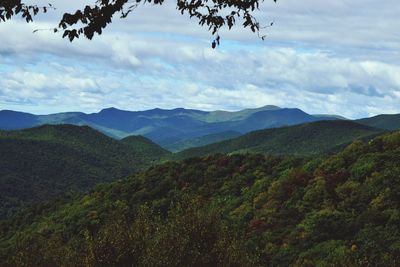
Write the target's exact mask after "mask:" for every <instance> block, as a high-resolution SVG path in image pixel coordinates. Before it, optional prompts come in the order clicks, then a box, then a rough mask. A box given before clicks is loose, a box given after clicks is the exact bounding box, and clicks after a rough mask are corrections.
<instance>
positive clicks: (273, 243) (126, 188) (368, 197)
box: [0, 125, 400, 267]
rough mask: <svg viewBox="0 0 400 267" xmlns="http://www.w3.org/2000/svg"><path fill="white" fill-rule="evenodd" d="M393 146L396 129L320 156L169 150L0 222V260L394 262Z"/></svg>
mask: <svg viewBox="0 0 400 267" xmlns="http://www.w3.org/2000/svg"><path fill="white" fill-rule="evenodd" d="M303 127H306V126H303ZM337 127H339V126H338V125H337ZM353 127H355V126H353ZM358 129H365V128H358ZM367 129H368V128H367ZM399 155H400V133H399V132H395V133H389V134H385V135H383V136H380V137H378V138H375V139H374V140H372V141H369V142H368V143H363V142H361V141H355V142H353V143H352V144H350V145H349V146H347V147H346V148H344V149H342V150H341V151H340V152H338V153H336V154H334V155H330V156H325V157H321V156H319V155H318V156H316V157H310V158H307V159H299V158H293V157H288V156H265V155H260V154H258V155H256V154H240V155H238V154H236V155H230V156H228V155H221V154H220V155H214V156H208V157H204V158H192V159H188V160H185V161H182V162H167V163H165V164H162V165H159V166H155V167H152V168H150V169H148V170H146V171H145V172H142V173H138V174H135V175H134V176H130V177H128V178H127V179H124V180H119V181H116V182H113V183H110V184H104V185H101V186H99V187H97V188H96V189H94V190H93V191H91V192H90V193H88V194H85V195H77V196H72V197H69V198H64V199H60V200H58V201H56V202H49V203H44V204H40V205H35V206H34V207H32V208H30V209H27V210H25V211H22V212H21V213H19V214H16V215H15V216H13V217H11V218H9V219H8V220H5V221H2V222H0V263H1V265H2V266H4V267H8V266H10V267H11V266H168V267H169V266H241V267H242V266H243V267H250V266H256V267H258V266H260V267H261V266H393V267H394V266H398V262H399V261H400V248H399V242H400V227H399V225H400V224H399V223H400V219H399V214H400V205H399V201H398V199H399V192H400V180H399V176H400V168H399V160H400V156H399Z"/></svg>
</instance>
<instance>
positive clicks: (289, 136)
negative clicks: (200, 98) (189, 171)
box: [173, 120, 383, 159]
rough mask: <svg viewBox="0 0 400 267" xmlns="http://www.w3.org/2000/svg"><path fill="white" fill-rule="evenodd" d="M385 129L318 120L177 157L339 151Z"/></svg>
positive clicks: (339, 121)
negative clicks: (353, 142) (351, 143)
mask: <svg viewBox="0 0 400 267" xmlns="http://www.w3.org/2000/svg"><path fill="white" fill-rule="evenodd" d="M382 132H383V130H381V129H377V128H372V127H369V126H365V125H361V124H358V123H355V122H352V121H348V120H335V121H319V122H312V123H305V124H300V125H295V126H289V127H281V128H274V129H265V130H260V131H254V132H251V133H248V134H246V135H243V136H240V137H238V138H234V139H231V140H227V141H223V142H219V143H214V144H210V145H206V146H202V147H196V148H192V149H187V150H184V151H181V152H179V153H177V154H175V155H173V158H174V159H183V158H190V157H195V156H205V155H212V154H215V153H239V152H241V153H243V152H252V153H265V154H275V155H286V154H291V155H298V156H307V155H316V154H320V153H327V152H332V151H335V150H336V151H338V150H339V149H341V148H342V147H343V146H344V145H347V144H349V143H350V142H352V141H353V140H355V139H359V138H368V137H371V138H372V137H373V136H375V135H377V134H380V133H382Z"/></svg>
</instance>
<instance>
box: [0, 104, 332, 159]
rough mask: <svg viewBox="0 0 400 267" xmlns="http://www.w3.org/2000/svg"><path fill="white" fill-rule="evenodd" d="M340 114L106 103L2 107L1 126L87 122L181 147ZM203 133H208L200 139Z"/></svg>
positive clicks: (114, 134) (120, 133) (108, 131)
mask: <svg viewBox="0 0 400 267" xmlns="http://www.w3.org/2000/svg"><path fill="white" fill-rule="evenodd" d="M336 119H338V117H337V116H330V115H315V116H313V115H310V114H307V113H305V112H304V111H302V110H300V109H296V108H280V107H277V106H264V107H261V108H256V109H244V110H241V111H237V112H229V111H202V110H193V109H183V108H177V109H172V110H165V109H158V108H156V109H151V110H146V111H125V110H119V109H116V108H107V109H103V110H101V111H100V112H98V113H91V114H86V113H82V112H67V113H57V114H50V115H34V114H29V113H22V112H16V111H10V110H3V111H0V129H3V130H14V129H23V128H30V127H35V126H39V125H43V124H73V125H88V126H90V127H92V128H94V129H97V130H98V131H100V132H102V133H104V134H106V135H108V136H111V137H113V138H116V139H121V138H124V137H127V136H131V135H142V136H144V137H146V138H149V139H151V140H152V141H153V142H156V143H157V144H159V145H161V146H163V147H165V148H170V149H172V150H173V151H177V150H182V149H186V148H189V147H192V146H197V145H198V144H201V145H205V144H208V143H210V142H214V141H221V140H224V139H228V138H231V137H232V136H233V135H232V133H233V132H235V136H236V135H240V134H245V133H248V132H251V131H254V130H260V129H265V128H276V127H282V126H289V125H294V124H300V123H305V122H313V121H319V120H336ZM224 133H225V134H224ZM216 135H217V136H216ZM204 136H208V137H206V138H204V139H203V140H199V138H202V137H204ZM192 139H194V140H193V141H191V140H192Z"/></svg>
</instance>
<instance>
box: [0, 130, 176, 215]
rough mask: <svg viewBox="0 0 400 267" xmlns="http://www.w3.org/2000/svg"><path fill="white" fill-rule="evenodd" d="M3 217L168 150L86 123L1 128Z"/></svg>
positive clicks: (138, 166)
mask: <svg viewBox="0 0 400 267" xmlns="http://www.w3.org/2000/svg"><path fill="white" fill-rule="evenodd" d="M0 151H1V153H0V218H1V217H5V216H6V215H7V214H10V213H12V212H13V211H14V210H15V209H16V208H18V207H21V206H25V205H28V204H31V203H34V202H39V201H43V200H49V199H52V198H54V197H57V196H59V195H60V194H64V193H67V192H84V191H87V190H89V189H91V188H93V187H94V186H95V185H96V184H99V183H103V182H111V181H114V180H115V179H118V178H124V177H126V176H128V175H130V174H131V173H134V172H136V171H140V170H144V169H145V168H147V167H149V166H150V165H151V164H152V162H153V161H158V160H159V159H160V158H161V157H163V156H166V155H167V154H169V153H168V152H167V151H166V150H164V149H162V148H161V147H159V146H158V145H156V144H154V143H152V142H151V141H150V140H148V139H146V138H144V137H138V136H132V137H127V138H126V139H125V140H122V141H117V140H114V139H112V138H110V137H107V136H105V135H103V134H101V133H99V132H97V131H95V130H93V129H91V128H89V127H87V126H84V127H79V126H73V125H44V126H40V127H36V128H31V129H25V130H18V131H0Z"/></svg>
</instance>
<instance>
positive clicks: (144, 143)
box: [121, 135, 170, 160]
mask: <svg viewBox="0 0 400 267" xmlns="http://www.w3.org/2000/svg"><path fill="white" fill-rule="evenodd" d="M121 143H123V144H125V145H127V146H130V147H132V148H133V149H135V152H136V153H141V154H142V155H143V156H145V157H146V158H149V160H156V159H161V158H163V157H166V156H168V155H169V154H170V152H169V151H168V150H165V149H164V148H162V147H160V146H159V145H157V144H156V143H154V142H153V141H151V140H149V139H147V138H146V137H143V136H140V135H138V136H128V137H125V138H124V139H122V140H121Z"/></svg>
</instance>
